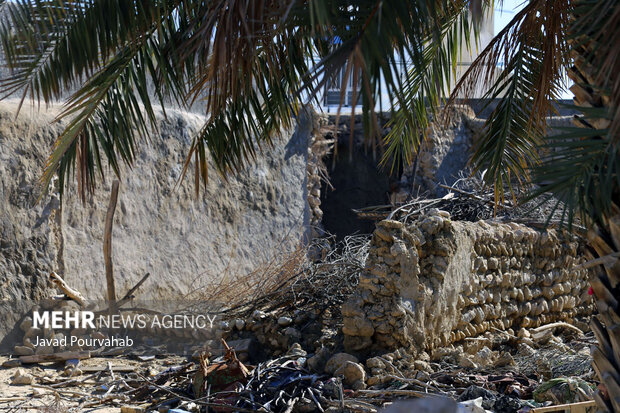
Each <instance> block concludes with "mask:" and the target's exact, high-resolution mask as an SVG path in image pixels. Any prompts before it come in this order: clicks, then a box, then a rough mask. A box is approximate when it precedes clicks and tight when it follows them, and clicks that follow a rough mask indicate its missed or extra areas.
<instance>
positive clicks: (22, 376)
mask: <svg viewBox="0 0 620 413" xmlns="http://www.w3.org/2000/svg"><path fill="white" fill-rule="evenodd" d="M33 382H34V377H33V376H32V374H30V373H27V372H26V370H24V369H22V368H18V369H17V370H15V374H14V375H13V376H12V377H11V384H14V385H24V384H32V383H33Z"/></svg>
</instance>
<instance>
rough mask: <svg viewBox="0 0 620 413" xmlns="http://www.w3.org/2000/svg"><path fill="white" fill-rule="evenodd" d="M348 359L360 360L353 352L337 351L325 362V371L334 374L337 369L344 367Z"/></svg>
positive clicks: (352, 360) (356, 361)
mask: <svg viewBox="0 0 620 413" xmlns="http://www.w3.org/2000/svg"><path fill="white" fill-rule="evenodd" d="M347 361H351V362H353V363H358V362H359V360H358V359H357V357H355V356H354V355H352V354H348V353H336V354H334V355H333V356H332V357H331V358H330V359H329V360H328V361H327V363H325V373H327V374H334V373H335V372H336V370H338V369H339V368H340V367H342V366H343V365H344V364H345V363H346V362H347Z"/></svg>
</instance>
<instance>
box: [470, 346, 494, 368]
mask: <svg viewBox="0 0 620 413" xmlns="http://www.w3.org/2000/svg"><path fill="white" fill-rule="evenodd" d="M498 357H499V353H498V352H497V351H492V350H491V349H490V348H488V347H486V346H484V347H482V349H481V350H480V351H478V352H477V353H476V354H474V356H473V357H472V361H473V362H474V363H476V364H477V365H479V366H491V365H493V364H494V363H495V360H497V359H498Z"/></svg>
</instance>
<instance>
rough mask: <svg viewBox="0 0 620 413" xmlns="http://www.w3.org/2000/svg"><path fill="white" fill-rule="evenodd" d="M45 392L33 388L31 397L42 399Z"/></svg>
mask: <svg viewBox="0 0 620 413" xmlns="http://www.w3.org/2000/svg"><path fill="white" fill-rule="evenodd" d="M45 394H46V391H45V390H43V389H39V388H38V387H33V389H32V397H43V396H45Z"/></svg>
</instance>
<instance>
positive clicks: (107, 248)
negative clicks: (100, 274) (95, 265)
mask: <svg viewBox="0 0 620 413" xmlns="http://www.w3.org/2000/svg"><path fill="white" fill-rule="evenodd" d="M118 186H119V182H118V180H114V182H112V193H111V194H110V204H109V205H108V213H107V214H106V217H105V231H104V233H103V259H104V262H105V277H106V281H107V283H108V305H109V309H110V314H114V313H116V310H117V308H116V286H115V285H114V267H113V265H112V226H113V225H114V212H115V211H116V202H117V201H118Z"/></svg>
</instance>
